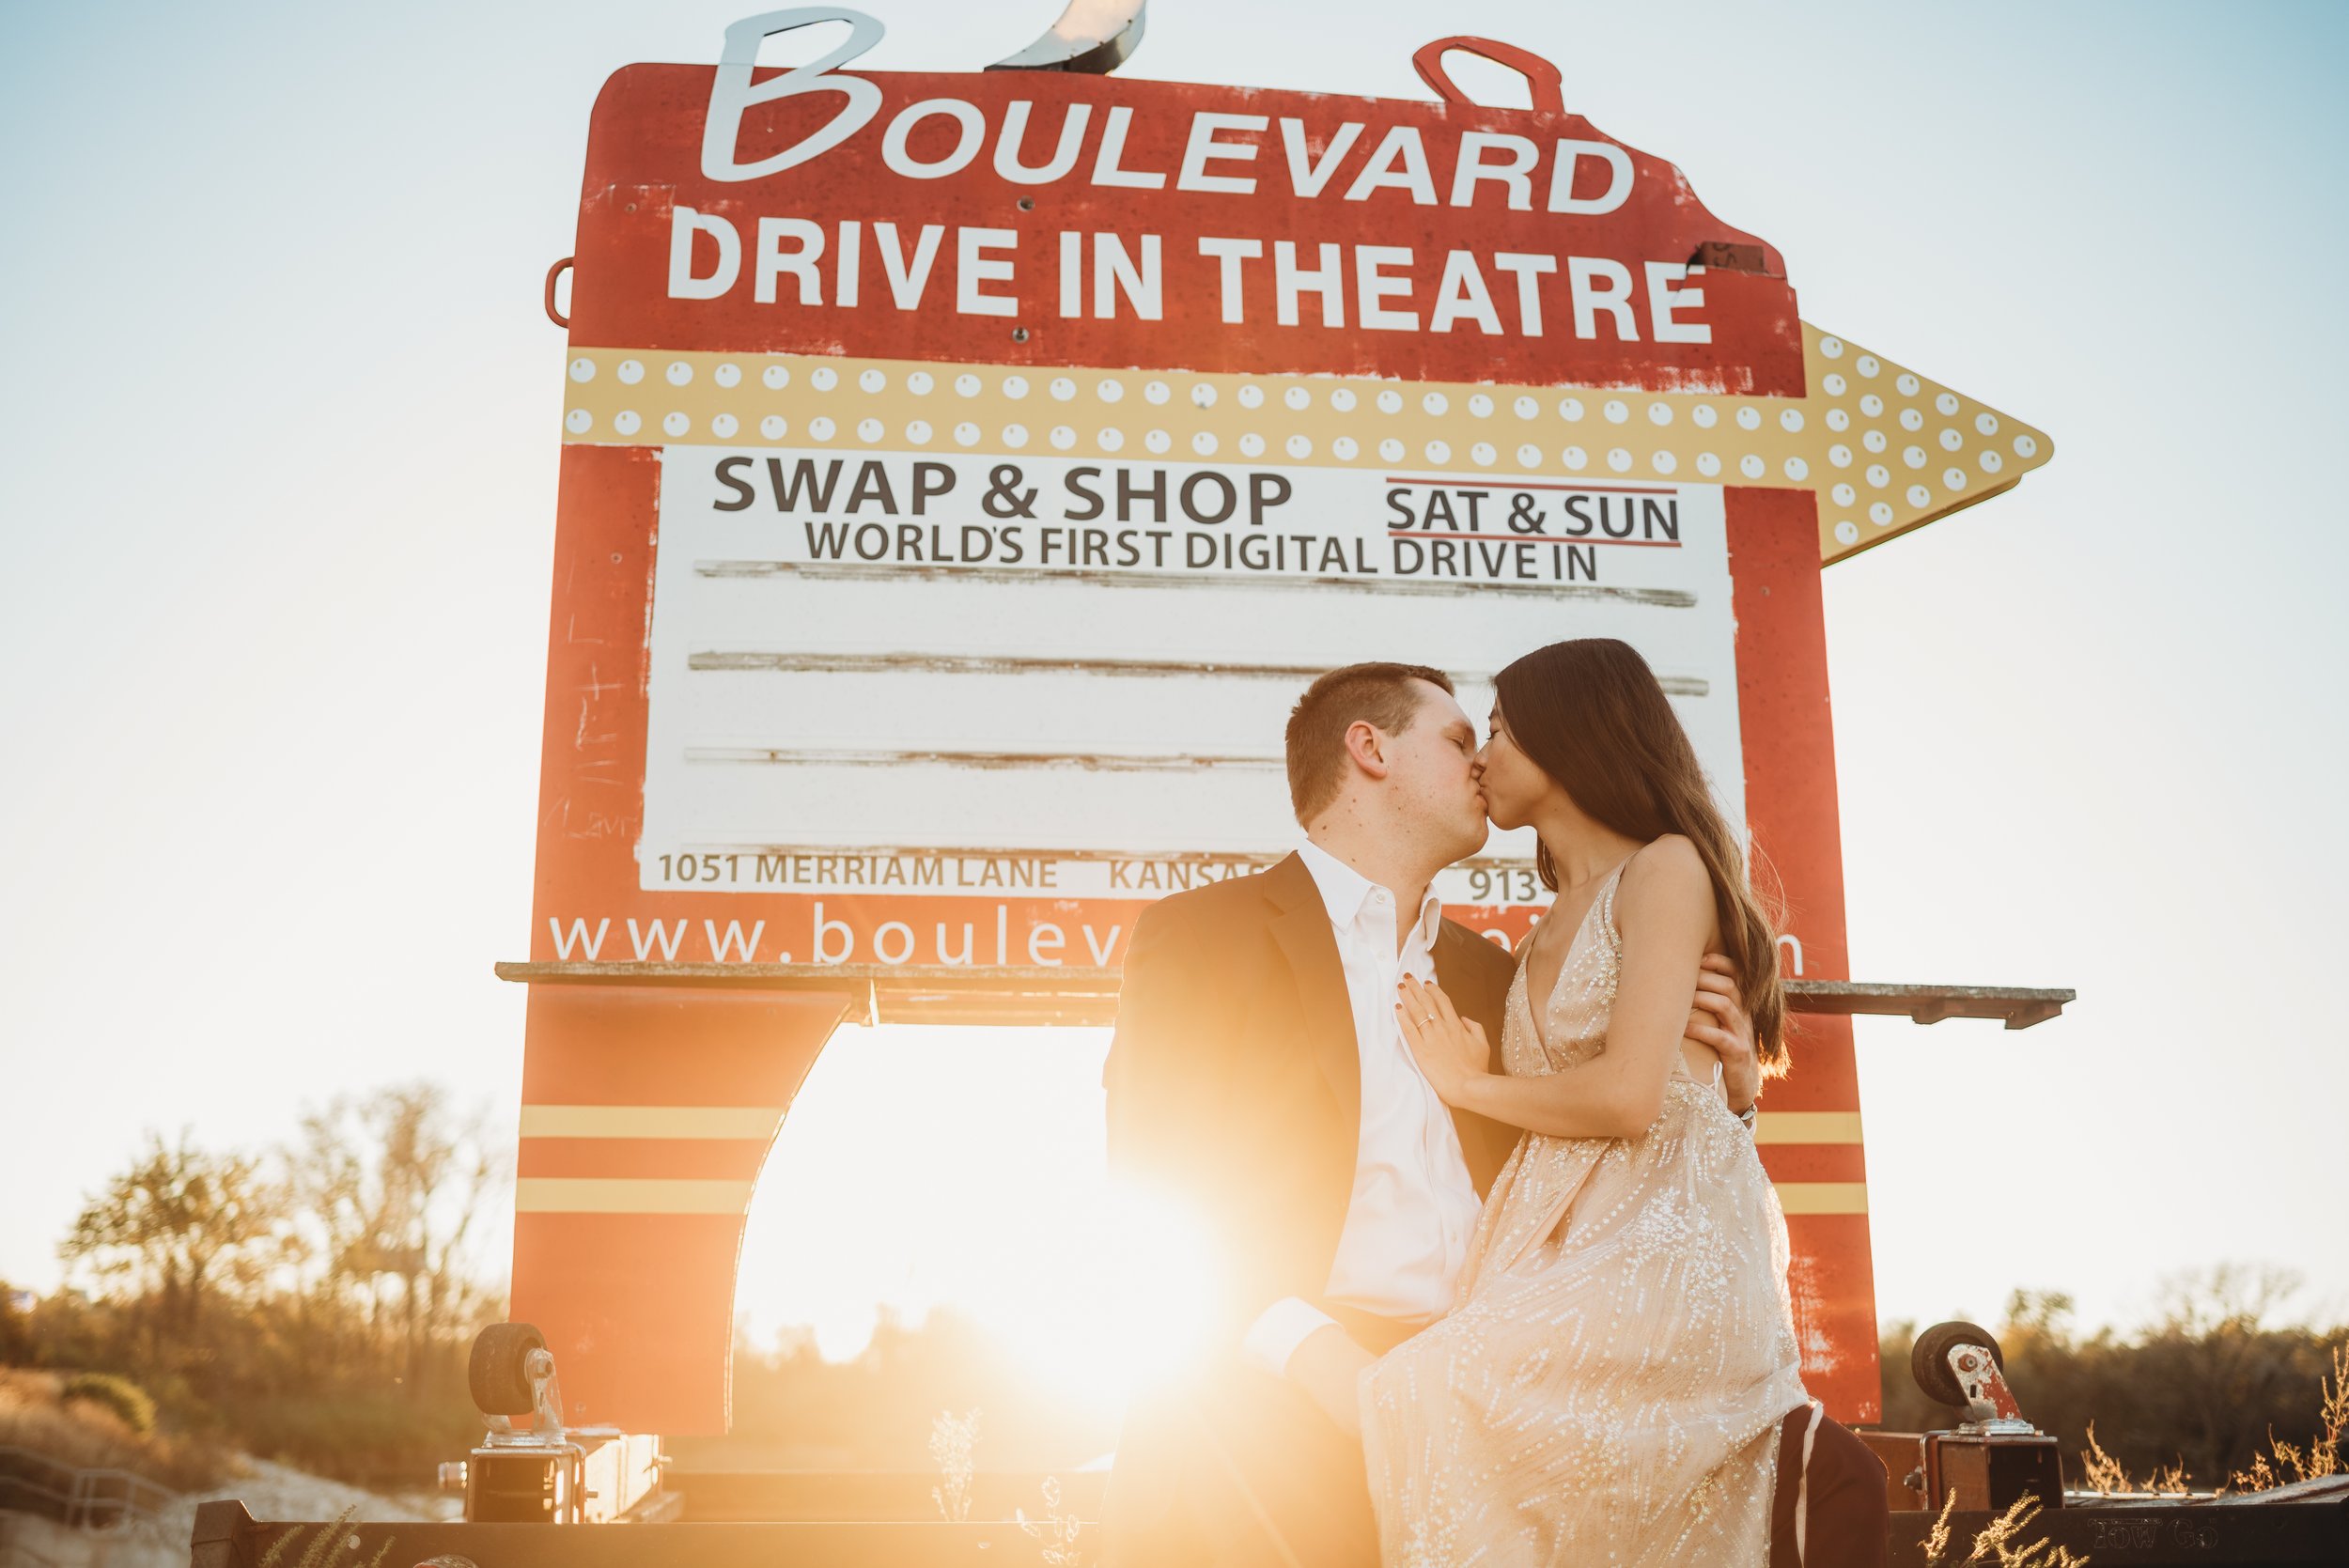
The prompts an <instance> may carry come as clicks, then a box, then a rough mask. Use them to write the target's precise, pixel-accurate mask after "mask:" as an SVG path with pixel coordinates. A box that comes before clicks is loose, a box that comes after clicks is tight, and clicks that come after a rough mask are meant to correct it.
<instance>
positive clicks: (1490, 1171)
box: [1104, 855, 1517, 1560]
mask: <svg viewBox="0 0 2349 1568" xmlns="http://www.w3.org/2000/svg"><path fill="white" fill-rule="evenodd" d="M1435 960H1436V977H1437V980H1438V982H1439V984H1440V985H1441V986H1443V988H1444V991H1445V993H1446V994H1447V995H1449V996H1450V997H1451V998H1452V1001H1453V1004H1454V1005H1455V1007H1457V1008H1458V1009H1459V1010H1460V1012H1461V1014H1462V1015H1463V1016H1464V1017H1472V1018H1475V1019H1476V1020H1477V1021H1478V1022H1480V1023H1482V1024H1483V1025H1484V1027H1485V1032H1486V1037H1487V1038H1488V1039H1490V1040H1491V1041H1492V1042H1493V1043H1494V1045H1495V1048H1498V1047H1499V1043H1500V1040H1501V1009H1502V1006H1503V1003H1504V1001H1505V999H1506V998H1507V995H1508V989H1509V982H1510V977H1511V975H1512V974H1513V972H1514V970H1515V963H1514V960H1512V959H1511V957H1510V956H1509V955H1508V954H1507V953H1506V952H1504V951H1502V950H1501V948H1500V947H1498V946H1496V945H1495V944H1494V943H1492V942H1490V941H1488V940H1486V939H1484V938H1482V937H1479V936H1477V935H1476V934H1475V933H1474V932H1472V931H1470V930H1468V929H1467V928H1466V927H1464V926H1460V925H1455V924H1452V923H1451V922H1449V921H1447V922H1445V923H1444V924H1443V925H1442V927H1441V929H1440V931H1439V935H1438V937H1437V939H1436V949H1435ZM1104 1081H1105V1083H1106V1085H1107V1088H1108V1091H1109V1156H1110V1163H1111V1168H1112V1171H1113V1172H1117V1173H1118V1174H1120V1175H1126V1176H1131V1177H1136V1178H1139V1179H1141V1180H1143V1181H1144V1182H1147V1183H1150V1184H1153V1185H1156V1186H1159V1187H1160V1188H1168V1189H1171V1190H1172V1191H1173V1192H1175V1194H1177V1195H1179V1196H1180V1197H1182V1198H1184V1199H1187V1200H1188V1201H1189V1203H1190V1205H1191V1206H1192V1207H1193V1208H1194V1209H1195V1210H1196V1211H1197V1212H1198V1213H1199V1214H1200V1215H1201V1216H1202V1217H1203V1218H1204V1219H1205V1220H1206V1224H1207V1226H1208V1228H1209V1230H1210V1231H1211V1233H1212V1236H1213V1239H1214V1241H1215V1242H1216V1243H1217V1245H1218V1247H1219V1250H1220V1251H1221V1263H1222V1283H1223V1287H1224V1288H1223V1290H1222V1292H1221V1296H1220V1298H1219V1299H1218V1301H1217V1303H1216V1307H1217V1312H1216V1324H1215V1328H1214V1333H1215V1336H1216V1337H1215V1341H1214V1343H1216V1344H1217V1345H1219V1346H1221V1347H1223V1350H1224V1354H1225V1358H1226V1366H1225V1368H1224V1369H1222V1370H1221V1372H1218V1373H1215V1374H1212V1375H1222V1376H1228V1377H1231V1378H1235V1379H1237V1380H1238V1381H1240V1382H1242V1383H1244V1381H1245V1379H1246V1378H1248V1377H1255V1378H1257V1379H1258V1381H1260V1382H1262V1383H1264V1384H1266V1385H1268V1388H1271V1389H1275V1390H1276V1391H1278V1390H1277V1386H1272V1385H1271V1380H1270V1379H1268V1378H1262V1376H1261V1374H1246V1373H1243V1372H1239V1371H1237V1370H1236V1369H1237V1349H1238V1343H1239V1340H1240V1338H1241V1336H1242V1335H1243V1334H1245V1332H1246V1331H1247V1328H1248V1326H1249V1325H1250V1324H1251V1323H1252V1322H1253V1321H1254V1320H1255V1319H1256V1317H1257V1316H1258V1315H1259V1314H1260V1313H1262V1312H1263V1311H1264V1310H1265V1309H1266V1308H1267V1307H1268V1306H1270V1305H1271V1304H1272V1303H1273V1302H1274V1301H1277V1300H1279V1299H1281V1298H1282V1297H1283V1296H1299V1297H1301V1298H1303V1299H1305V1300H1308V1301H1314V1302H1316V1303H1318V1302H1319V1301H1320V1298H1321V1296H1322V1293H1323V1290H1324V1288H1325V1287H1326V1285H1327V1284H1328V1281H1329V1275H1330V1262H1331V1260H1332V1259H1333V1258H1334V1257H1335V1256H1336V1253H1337V1246H1338V1236H1339V1233H1340V1232H1341V1231H1342V1230H1343V1229H1344V1227H1345V1223H1346V1205H1347V1203H1348V1201H1349V1199H1350V1198H1351V1197H1352V1194H1353V1187H1354V1166H1355V1157H1356V1149H1357V1144H1358V1141H1359V1138H1360V1134H1361V1048H1360V1046H1359V1045H1358V1043H1357V1042H1356V1040H1355V1036H1354V1015H1353V1010H1352V1008H1351V1006H1350V1004H1349V1003H1348V1001H1347V999H1346V975H1345V970H1344V967H1343V965H1342V964H1341V962H1340V960H1339V957H1338V947H1337V939H1336V938H1335V937H1334V935H1332V933H1331V931H1330V915H1329V911H1328V909H1327V908H1325V907H1324V905H1323V904H1322V901H1321V893H1320V889H1319V888H1318V887H1317V886H1316V885H1315V882H1314V879H1313V874H1312V873H1311V872H1310V871H1308V870H1307V869H1306V867H1305V862H1303V861H1302V860H1301V859H1299V857H1297V856H1295V855H1291V856H1289V857H1288V858H1287V859H1286V860H1283V861H1282V862H1280V863H1279V864H1278V865H1276V866H1274V867H1273V868H1272V869H1271V870H1269V871H1268V872H1265V873H1264V874H1263V875H1261V876H1256V877H1239V878H1236V879H1233V880H1231V881H1225V882H1218V883H1215V884H1212V885H1210V886H1207V887H1203V888H1196V889H1192V890H1191V891H1190V892H1187V893H1177V894H1175V896H1173V897H1171V898H1167V899H1165V900H1162V901H1161V902H1159V904H1157V905H1154V906H1153V907H1152V908H1150V909H1149V910H1148V911H1147V912H1146V913H1144V914H1143V917H1142V919H1141V920H1140V922H1138V923H1137V924H1136V925H1135V927H1134V935H1133V941H1132V945H1131V946H1130V947H1129V948H1128V953H1127V957H1126V967H1125V978H1124V982H1123V987H1122V991H1121V994H1120V997H1119V1000H1118V1009H1117V1032H1116V1036H1115V1039H1114V1040H1113V1042H1112V1045H1111V1048H1110V1055H1109V1063H1108V1065H1107V1067H1106V1068H1105V1070H1104ZM1454 1121H1455V1126H1457V1127H1458V1129H1459V1133H1460V1146H1461V1149H1462V1152H1463V1153H1464V1154H1466V1156H1467V1157H1468V1166H1469V1172H1470V1175H1471V1176H1472V1177H1473V1178H1474V1179H1475V1182H1476V1188H1477V1191H1478V1192H1479V1193H1480V1194H1482V1193H1484V1192H1485V1191H1486V1190H1487V1189H1488V1188H1490V1186H1491V1184H1492V1179H1493V1177H1494V1175H1495V1174H1497V1173H1498V1172H1499V1171H1500V1169H1501V1164H1502V1163H1503V1162H1504V1161H1505V1160H1506V1158H1507V1157H1508V1154H1509V1151H1510V1149H1511V1148H1512V1147H1513V1146H1514V1144H1515V1141H1516V1138H1517V1134H1516V1132H1515V1130H1514V1129H1512V1128H1508V1127H1504V1126H1500V1125H1499V1124H1496V1123H1492V1122H1487V1121H1486V1120H1485V1119H1483V1118H1482V1117H1477V1116H1473V1115H1468V1114H1465V1113H1458V1112H1455V1116H1454ZM1341 1315H1342V1314H1341ZM1206 1386H1207V1385H1206V1384H1202V1385H1201V1387H1202V1388H1206ZM1286 1392H1289V1393H1293V1390H1287V1391H1286ZM1268 1397H1273V1394H1271V1393H1264V1392H1259V1393H1257V1394H1251V1395H1248V1396H1247V1397H1244V1398H1238V1399H1237V1400H1236V1401H1229V1402H1226V1405H1227V1406H1228V1407H1229V1408H1231V1409H1234V1410H1243V1409H1245V1408H1247V1407H1248V1406H1249V1400H1250V1399H1262V1398H1268ZM1190 1407H1191V1415H1190V1419H1191V1421H1192V1425H1193V1427H1194V1430H1192V1431H1190V1433H1189V1435H1188V1436H1185V1437H1182V1438H1175V1437H1171V1436H1169V1435H1168V1434H1167V1433H1166V1432H1165V1431H1163V1430H1153V1429H1152V1427H1153V1423H1157V1422H1162V1421H1163V1420H1164V1418H1163V1414H1162V1412H1161V1413H1160V1414H1156V1415H1154V1414H1150V1413H1147V1412H1143V1411H1139V1410H1138V1413H1137V1415H1136V1417H1135V1418H1133V1419H1132V1420H1129V1421H1128V1431H1127V1436H1126V1439H1125V1440H1124V1441H1123V1442H1122V1443H1121V1445H1120V1450H1119V1455H1118V1465H1117V1476H1116V1479H1115V1481H1114V1483H1112V1496H1113V1498H1118V1499H1120V1500H1119V1502H1118V1503H1117V1504H1114V1505H1113V1506H1112V1513H1114V1514H1123V1515H1125V1516H1126V1518H1127V1519H1128V1521H1130V1520H1132V1519H1134V1518H1137V1517H1155V1516H1159V1514H1160V1513H1161V1511H1163V1510H1164V1509H1166V1508H1168V1507H1169V1506H1172V1507H1173V1508H1174V1509H1175V1512H1176V1513H1178V1514H1179V1513H1181V1512H1182V1511H1183V1510H1184V1508H1186V1507H1188V1509H1189V1510H1190V1513H1191V1514H1203V1513H1214V1512H1217V1511H1220V1510H1221V1511H1228V1509H1229V1508H1230V1507H1232V1506H1234V1505H1233V1504H1232V1503H1231V1502H1230V1501H1229V1500H1228V1498H1221V1497H1212V1498H1211V1493H1212V1489H1211V1488H1209V1489H1206V1490H1203V1489H1202V1487H1201V1486H1200V1485H1199V1484H1198V1483H1199V1482H1200V1479H1201V1478H1200V1474H1199V1472H1200V1471H1201V1469H1202V1468H1203V1463H1202V1461H1201V1458H1200V1456H1199V1454H1198V1452H1196V1451H1197V1450H1198V1448H1199V1446H1200V1442H1201V1440H1202V1439H1203V1438H1204V1440H1206V1441H1207V1442H1209V1443H1211V1444H1217V1445H1219V1446H1221V1447H1222V1449H1223V1453H1224V1456H1225V1458H1227V1459H1228V1455H1229V1453H1230V1452H1233V1450H1232V1449H1231V1447H1229V1446H1228V1445H1223V1444H1222V1440H1221V1436H1219V1435H1218V1434H1216V1433H1214V1432H1212V1431H1208V1432H1205V1433H1202V1432H1201V1431H1198V1430H1195V1428H1196V1427H1197V1422H1198V1420H1199V1419H1201V1418H1198V1416H1197V1410H1198V1407H1199V1402H1197V1401H1192V1402H1190ZM1205 1420H1206V1424H1207V1426H1209V1427H1213V1426H1214V1425H1216V1424H1217V1420H1218V1419H1217V1418H1215V1417H1212V1416H1210V1417H1207V1418H1205ZM1232 1420H1233V1421H1243V1420H1244V1421H1247V1422H1250V1423H1252V1422H1253V1421H1255V1420H1256V1418H1255V1417H1253V1416H1251V1417H1245V1418H1242V1417H1237V1416H1236V1417H1234V1418H1232ZM1313 1421H1314V1422H1317V1423H1318V1425H1319V1426H1320V1427H1321V1428H1325V1429H1327V1430H1328V1432H1329V1434H1330V1436H1335V1435H1336V1429H1335V1428H1334V1427H1331V1426H1330V1423H1329V1422H1328V1421H1326V1420H1324V1419H1322V1418H1320V1417H1319V1416H1318V1414H1317V1413H1315V1414H1314V1416H1313ZM1307 1424H1308V1427H1309V1428H1310V1426H1311V1424H1312V1423H1310V1422H1309V1423H1307ZM1229 1436H1230V1437H1231V1438H1232V1441H1233V1442H1234V1443H1237V1442H1238V1441H1239V1440H1240V1436H1241V1435H1240V1434H1237V1433H1232V1434H1229ZM1353 1466H1354V1472H1355V1475H1356V1477H1357V1479H1356V1481H1355V1482H1354V1485H1355V1487H1356V1488H1357V1490H1359V1489H1360V1486H1361V1482H1360V1480H1359V1476H1360V1470H1361V1459H1360V1452H1359V1450H1357V1451H1355V1457H1354V1459H1353ZM1222 1468H1223V1469H1225V1470H1227V1471H1228V1470H1230V1469H1231V1468H1232V1467H1231V1466H1230V1465H1229V1464H1228V1463H1224V1464H1223V1465H1222ZM1241 1468H1242V1469H1243V1470H1245V1469H1249V1468H1251V1467H1249V1466H1242V1467H1241ZM1246 1479H1248V1481H1249V1483H1250V1484H1251V1485H1256V1484H1259V1483H1262V1484H1264V1485H1268V1486H1275V1487H1277V1486H1278V1485H1279V1483H1280V1482H1279V1478H1278V1477H1265V1476H1250V1477H1247V1478H1246ZM1299 1484H1300V1485H1307V1486H1311V1485H1319V1484H1324V1483H1320V1482H1315V1481H1313V1480H1312V1479H1311V1478H1304V1479H1302V1480H1300V1482H1299ZM1186 1494H1188V1495H1189V1500H1188V1502H1186V1501H1185V1495H1186ZM1363 1500H1364V1502H1365V1503H1366V1501H1367V1498H1364V1499H1363ZM1248 1506H1250V1507H1251V1508H1253V1509H1257V1510H1259V1511H1261V1508H1262V1502H1261V1499H1257V1500H1252V1501H1250V1502H1249V1504H1248ZM1273 1512H1274V1513H1276V1514H1277V1513H1278V1512H1279V1509H1278V1507H1277V1506H1276V1507H1274V1509H1273ZM1201 1523H1202V1524H1203V1525H1204V1526H1206V1527H1207V1533H1208V1534H1210V1535H1214V1534H1216V1533H1218V1532H1217V1530H1216V1529H1214V1528H1213V1527H1214V1525H1215V1524H1216V1521H1213V1520H1202V1521H1201ZM1113 1528H1114V1527H1113ZM1119 1555H1120V1556H1121V1558H1125V1559H1127V1560H1137V1559H1138V1557H1139V1556H1147V1555H1149V1554H1130V1553H1120V1554H1119ZM1213 1555H1215V1556H1216V1557H1218V1558H1220V1559H1221V1560H1243V1559H1244V1557H1245V1555H1246V1554H1236V1553H1234V1552H1232V1551H1218V1552H1216V1553H1215V1554H1213ZM1272 1560H1278V1559H1277V1558H1274V1559H1272Z"/></svg>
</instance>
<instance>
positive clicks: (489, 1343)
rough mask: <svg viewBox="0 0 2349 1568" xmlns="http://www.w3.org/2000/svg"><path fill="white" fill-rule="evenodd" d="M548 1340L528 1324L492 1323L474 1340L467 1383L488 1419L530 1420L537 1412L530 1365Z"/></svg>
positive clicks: (466, 1375) (474, 1400)
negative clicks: (531, 1360)
mask: <svg viewBox="0 0 2349 1568" xmlns="http://www.w3.org/2000/svg"><path fill="white" fill-rule="evenodd" d="M546 1345H547V1340H546V1336H545V1335H543V1334H541V1333H539V1332H538V1330H537V1329H536V1328H534V1327H531V1326H530V1325H529V1324H527V1323H492V1324H491V1325H490V1327H487V1328H484V1329H483V1330H481V1332H480V1333H479V1334H477V1335H475V1336H474V1342H473V1359H472V1361H470V1362H469V1363H468V1364H467V1365H466V1368H465V1382H466V1383H467V1385H468V1386H469V1387H470V1388H471V1389H472V1390H473V1402H474V1405H476V1406H478V1407H479V1408H480V1411H481V1413H482V1414H483V1415H485V1416H527V1415H529V1414H530V1413H531V1411H532V1410H533V1409H534V1408H536V1406H537V1401H536V1400H534V1399H533V1398H532V1397H531V1392H530V1374H529V1372H528V1370H527V1363H528V1361H529V1359H530V1353H531V1352H532V1351H534V1350H544V1349H545V1348H546Z"/></svg>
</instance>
